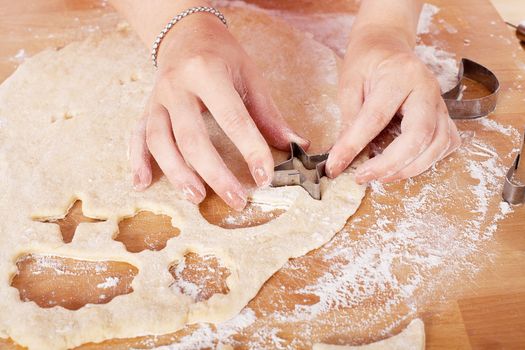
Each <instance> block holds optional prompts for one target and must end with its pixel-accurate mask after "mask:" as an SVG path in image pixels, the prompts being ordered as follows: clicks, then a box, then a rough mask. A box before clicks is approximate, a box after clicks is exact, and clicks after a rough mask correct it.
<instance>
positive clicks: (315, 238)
mask: <svg viewBox="0 0 525 350" xmlns="http://www.w3.org/2000/svg"><path fill="white" fill-rule="evenodd" d="M227 16H228V19H229V22H230V28H231V31H232V32H233V34H234V35H235V36H236V37H237V38H238V39H239V40H240V42H241V43H242V45H243V46H244V48H245V49H246V51H247V52H248V54H249V55H250V56H251V57H253V59H254V61H255V62H256V63H257V65H259V67H260V69H261V70H262V71H263V72H264V76H265V77H266V79H267V80H268V82H269V84H270V88H271V91H272V93H273V96H274V99H275V101H276V103H277V105H278V106H279V108H280V110H281V111H282V112H283V114H284V116H285V117H286V118H287V119H288V121H289V122H290V124H291V125H292V126H293V127H294V128H295V129H296V130H297V131H298V132H299V133H301V134H303V135H305V136H306V137H308V138H310V139H312V140H313V141H314V142H313V147H312V149H311V150H310V151H311V152H320V151H325V150H326V149H328V147H330V146H331V144H332V142H333V141H334V139H335V137H336V135H337V134H338V131H339V129H338V128H339V124H340V115H339V110H338V108H337V107H336V89H337V65H338V60H337V57H336V56H335V54H334V53H333V52H332V51H331V50H329V49H327V48H326V47H324V46H323V45H321V44H319V43H317V42H315V41H314V40H313V39H311V38H308V37H306V36H305V35H304V34H302V33H299V32H296V31H294V30H292V29H290V28H289V27H287V26H286V25H285V24H284V23H280V22H279V23H276V20H274V19H271V18H269V17H266V16H265V15H263V14H259V13H255V12H248V11H244V10H240V9H237V10H235V11H228V13H227ZM291 58H293V59H291ZM153 75H154V71H153V69H152V67H151V66H150V62H149V60H148V54H147V50H146V49H145V48H143V46H142V44H141V43H140V42H139V40H138V39H137V38H136V37H135V36H134V35H133V34H132V33H130V32H128V31H118V32H116V33H114V34H111V35H109V36H105V37H96V36H95V37H91V38H89V39H87V40H86V41H83V42H80V43H73V44H70V45H68V46H66V47H64V48H63V49H61V50H59V51H55V50H47V51H44V52H42V53H40V54H38V55H36V56H35V57H33V58H31V59H29V60H27V61H26V62H25V63H24V64H23V65H21V66H20V67H19V68H18V69H17V71H16V72H15V73H14V74H13V75H12V76H11V77H10V78H8V79H7V80H6V81H5V82H4V83H3V84H2V85H1V86H0V120H1V121H2V123H1V124H0V125H1V127H0V173H1V174H2V181H1V182H0V193H1V195H0V213H2V216H3V219H2V220H1V221H0V247H1V249H0V310H2V312H0V338H12V339H13V340H14V341H15V342H17V343H19V344H20V345H23V346H27V347H29V349H43V350H46V349H66V348H71V347H75V346H78V345H80V344H83V343H86V342H100V341H102V340H105V339H109V338H125V337H133V336H139V335H148V334H163V333H169V332H173V331H175V330H177V329H180V328H182V327H183V326H184V325H185V324H187V323H194V322H221V321H225V320H227V319H229V318H231V317H232V316H234V315H235V314H237V313H238V312H239V311H240V310H241V309H242V308H243V307H244V306H245V305H246V304H247V303H248V301H249V300H250V299H251V298H253V297H254V296H255V295H256V294H257V291H258V290H259V289H260V287H261V286H262V284H263V283H264V282H265V281H266V280H267V279H268V278H269V277H270V276H271V275H272V274H274V273H275V272H276V271H277V270H278V269H279V268H281V267H282V266H283V264H285V263H286V261H287V260H288V259H290V258H293V257H297V256H301V255H304V254H306V253H307V252H309V251H310V250H312V249H315V248H317V247H319V246H321V245H323V244H324V243H326V242H327V241H329V240H330V239H331V238H332V237H333V235H334V234H335V233H336V232H337V231H338V230H340V229H341V228H342V227H343V226H344V224H345V222H346V220H347V219H348V217H350V216H351V215H352V214H353V213H354V212H355V210H356V209H357V208H358V206H359V204H360V201H361V198H362V197H363V195H364V191H365V189H364V187H363V186H359V185H357V184H356V183H355V181H354V176H353V174H352V173H351V170H350V171H349V172H348V173H345V174H343V175H342V176H340V177H338V178H337V179H336V180H333V181H332V180H327V179H323V182H322V190H323V199H322V200H321V201H316V200H313V199H312V198H311V197H310V196H309V195H308V194H307V193H306V192H305V191H304V190H303V189H301V188H298V187H289V188H277V189H272V188H269V189H266V190H258V191H254V192H253V198H254V201H256V202H259V203H260V202H264V203H267V204H268V203H269V204H272V203H273V202H275V203H277V204H279V205H281V204H282V203H283V202H286V205H287V207H288V209H287V211H286V212H284V213H283V214H282V215H280V216H279V217H277V218H275V219H274V220H272V221H270V222H268V223H265V224H263V225H259V226H254V227H249V228H238V229H231V230H228V229H224V228H221V227H218V226H216V225H212V224H210V223H208V222H207V221H206V220H205V219H204V218H203V217H202V216H201V214H200V212H199V208H198V207H197V206H194V205H192V204H190V203H189V202H187V201H185V200H184V199H183V198H182V196H181V195H180V194H179V193H177V191H176V190H175V189H174V188H172V186H170V185H169V183H168V182H167V181H166V179H164V178H161V179H159V180H158V181H156V182H155V183H154V184H153V186H152V187H151V188H150V189H148V190H147V191H145V192H143V193H136V192H134V191H133V189H132V186H131V183H132V181H131V179H130V176H131V175H130V171H129V168H128V160H127V157H126V154H127V144H128V138H129V135H130V132H131V129H132V127H133V125H134V123H135V121H136V120H137V119H138V118H139V117H140V116H141V114H142V109H143V106H144V105H145V102H146V99H147V97H148V93H149V91H150V90H151V87H152V84H153ZM131 76H133V77H136V79H133V81H130V82H129V83H126V84H121V82H122V81H128V80H129V77H131ZM63 115H70V116H74V117H73V118H65V119H64V118H56V116H63ZM51 120H54V122H51ZM210 134H211V136H212V138H213V141H214V143H215V144H216V145H217V148H218V150H219V152H221V154H222V155H223V156H224V158H225V160H226V162H227V163H228V165H229V166H230V167H231V168H232V169H233V171H234V173H236V174H239V176H240V178H241V180H243V181H245V182H246V183H248V182H247V181H248V180H247V179H249V174H248V173H247V172H246V171H245V168H244V167H245V165H244V164H243V163H242V161H241V159H240V156H239V153H238V152H237V151H236V150H235V149H234V147H233V146H232V144H231V143H229V142H228V141H227V140H226V138H225V137H224V135H223V134H222V133H221V132H220V130H219V129H218V128H217V127H216V125H214V124H213V123H211V122H210ZM279 157H281V159H282V157H283V155H282V154H276V161H280V160H281V159H279ZM77 199H78V200H81V201H82V204H83V213H84V215H85V216H86V217H90V218H103V219H104V220H105V221H101V222H84V223H81V224H80V225H78V227H77V228H76V231H75V233H74V235H73V237H72V241H71V242H70V243H67V242H64V241H63V239H62V235H61V233H60V228H59V227H58V225H52V224H49V223H43V222H38V221H35V220H33V218H42V217H45V218H60V217H63V216H64V215H65V214H66V213H67V212H68V209H69V207H70V206H71V205H72V204H73V203H74V202H75V200H77ZM141 210H144V211H151V212H154V213H157V214H163V215H168V216H170V217H171V218H172V223H173V226H174V227H177V228H178V229H179V230H180V234H178V235H177V236H175V237H173V238H171V239H169V240H168V241H167V244H166V247H165V248H164V249H162V250H158V251H153V250H143V251H141V252H138V253H133V252H129V251H128V250H127V249H126V247H125V245H124V244H123V243H122V242H119V241H116V240H114V239H113V238H114V236H115V235H116V234H117V232H118V223H119V221H120V220H121V219H122V218H126V217H130V216H133V215H134V214H135V213H136V212H139V211H141ZM188 253H194V254H197V255H200V256H206V255H212V256H214V257H216V258H217V259H218V261H219V262H220V264H221V266H224V268H225V269H227V270H228V271H229V272H230V274H229V275H228V277H227V278H226V284H227V287H228V292H227V294H221V293H216V294H214V295H213V296H211V297H210V298H209V299H207V300H205V301H202V302H196V301H195V300H194V299H193V298H191V297H190V296H187V295H184V294H181V293H180V292H179V291H178V289H177V288H171V287H170V285H171V284H172V283H173V276H172V275H171V273H170V272H169V266H170V265H171V264H173V262H174V261H182V260H183V259H184V256H185V255H186V254H188ZM26 254H35V255H53V256H60V257H65V258H74V259H79V260H89V261H107V260H114V261H122V262H125V263H128V264H130V265H133V266H135V267H136V268H137V269H138V273H137V275H136V276H135V278H134V279H133V282H132V286H131V287H132V289H133V292H131V293H129V294H126V295H119V296H117V297H115V298H114V299H113V300H111V301H110V302H109V303H107V304H88V305H86V306H84V307H82V308H80V309H79V310H76V311H72V310H67V309H65V308H62V307H60V306H56V307H52V308H45V309H44V308H40V307H39V306H38V305H37V304H36V303H34V302H22V301H21V300H20V298H19V293H18V290H17V289H16V288H14V287H12V286H10V284H11V279H12V278H13V276H14V274H15V273H16V261H17V258H18V257H20V256H22V255H26Z"/></svg>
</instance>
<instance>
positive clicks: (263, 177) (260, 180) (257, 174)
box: [252, 166, 270, 187]
mask: <svg viewBox="0 0 525 350" xmlns="http://www.w3.org/2000/svg"><path fill="white" fill-rule="evenodd" d="M252 174H253V178H254V180H255V183H256V184H257V186H259V187H264V186H267V185H269V184H270V178H269V176H268V174H267V173H266V170H264V168H263V167H260V166H259V167H255V168H254V169H253V171H252Z"/></svg>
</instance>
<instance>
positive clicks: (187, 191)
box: [182, 185, 205, 204]
mask: <svg viewBox="0 0 525 350" xmlns="http://www.w3.org/2000/svg"><path fill="white" fill-rule="evenodd" d="M182 193H183V194H184V196H185V197H186V199H187V200H189V201H190V202H192V203H193V204H199V203H200V202H202V200H203V199H204V196H205V195H204V193H202V191H201V190H199V189H198V188H197V187H195V186H193V185H184V187H182Z"/></svg>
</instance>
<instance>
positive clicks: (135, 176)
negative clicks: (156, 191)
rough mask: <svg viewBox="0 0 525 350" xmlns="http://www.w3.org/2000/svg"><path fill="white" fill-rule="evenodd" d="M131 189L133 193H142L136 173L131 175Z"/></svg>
mask: <svg viewBox="0 0 525 350" xmlns="http://www.w3.org/2000/svg"><path fill="white" fill-rule="evenodd" d="M133 189H134V190H135V191H142V190H143V188H142V183H141V181H140V176H139V174H138V173H135V174H134V175H133Z"/></svg>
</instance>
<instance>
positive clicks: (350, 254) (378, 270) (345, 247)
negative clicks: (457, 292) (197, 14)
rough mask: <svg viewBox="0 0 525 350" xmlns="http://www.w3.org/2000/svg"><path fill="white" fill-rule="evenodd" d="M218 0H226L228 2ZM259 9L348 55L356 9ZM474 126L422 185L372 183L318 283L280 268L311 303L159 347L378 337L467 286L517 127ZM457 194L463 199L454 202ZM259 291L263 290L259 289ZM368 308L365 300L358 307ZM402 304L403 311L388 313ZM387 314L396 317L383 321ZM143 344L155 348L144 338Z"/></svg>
mask: <svg viewBox="0 0 525 350" xmlns="http://www.w3.org/2000/svg"><path fill="white" fill-rule="evenodd" d="M219 2H220V3H223V4H224V2H225V1H219ZM226 5H228V6H250V7H252V8H254V6H253V5H246V4H245V3H243V2H241V1H227V2H226ZM260 10H261V11H267V12H269V13H270V14H272V15H277V16H280V17H282V18H284V19H285V20H286V21H288V22H289V23H291V24H292V25H295V26H296V27H297V28H299V29H300V30H303V31H307V32H311V33H312V35H313V37H314V38H316V39H317V40H319V41H321V42H323V43H325V44H326V45H328V46H330V47H331V48H332V49H334V50H335V51H336V52H337V53H338V54H339V55H344V53H345V48H346V40H347V38H348V36H347V35H348V33H349V29H350V28H351V25H352V23H353V20H354V17H353V16H352V15H350V14H329V15H318V16H313V17H307V16H306V15H301V14H297V13H291V12H279V11H269V10H262V9H260ZM438 11H439V9H438V8H437V7H435V6H432V5H426V6H425V7H424V11H423V13H422V15H421V18H420V21H419V25H418V33H419V34H425V33H429V32H430V29H431V27H432V19H433V16H434V15H435V14H436V13H438ZM111 20H114V18H113V19H111ZM92 30H99V28H98V27H96V26H90V25H86V29H85V30H83V31H86V32H89V31H92ZM416 53H417V54H418V56H419V57H420V58H421V59H422V60H423V61H424V62H425V63H426V64H427V65H429V67H430V68H431V69H432V70H433V71H434V72H435V73H436V76H437V77H438V79H439V81H440V84H441V87H442V89H443V90H446V89H447V87H448V86H450V84H451V83H452V82H454V83H455V76H456V73H457V64H456V61H455V56H454V55H453V54H451V53H447V52H445V51H442V50H439V49H438V48H436V47H433V46H425V45H418V46H417V47H416ZM24 55H25V52H24V51H21V52H20V55H18V54H17V55H15V56H14V57H17V56H19V57H18V58H20V59H23V57H24ZM471 123H472V124H465V125H463V126H462V127H461V130H470V129H473V128H472V127H471V126H476V123H478V124H479V125H480V126H481V128H480V129H481V130H480V131H479V132H478V131H476V132H474V131H462V140H463V145H462V147H461V149H460V150H459V151H458V154H457V156H454V157H450V158H448V159H447V160H445V161H442V162H440V163H438V164H437V165H436V166H435V167H434V168H433V169H431V170H430V171H428V172H427V173H425V174H423V175H422V176H421V177H420V178H421V179H422V181H421V180H420V178H418V179H412V180H407V181H406V182H405V183H404V186H402V188H401V189H400V188H398V187H399V186H398V187H396V186H395V185H384V184H381V183H379V182H372V183H371V184H370V193H369V196H370V201H369V202H370V205H371V209H370V210H367V212H366V213H361V214H360V215H358V216H356V217H354V218H352V219H351V220H350V222H349V223H348V225H347V226H346V227H345V228H344V229H343V230H342V231H341V232H340V233H339V234H337V235H336V237H334V239H333V240H332V241H331V242H330V243H328V244H327V245H325V246H324V247H322V248H321V249H319V250H318V251H317V252H315V253H312V254H314V255H315V256H317V257H321V260H322V261H323V262H324V263H325V264H326V267H324V268H322V269H321V270H320V272H318V275H315V281H314V282H308V283H306V282H305V281H311V280H312V274H314V273H315V271H314V270H312V266H311V265H310V264H309V259H310V257H309V256H305V257H301V258H298V259H294V260H291V261H289V263H288V264H286V266H285V267H284V268H283V269H282V270H281V271H280V272H279V273H283V274H286V275H287V276H288V277H289V280H290V281H291V282H292V283H291V285H290V286H288V285H287V286H286V287H285V286H282V288H281V289H282V290H283V292H286V293H292V292H293V293H295V294H297V295H303V296H305V300H306V299H308V298H306V297H307V296H308V297H309V299H310V300H313V301H311V302H304V303H299V302H298V303H297V304H295V305H294V306H293V307H292V308H291V309H290V307H289V306H287V305H286V304H285V301H284V299H283V298H282V296H281V295H279V293H278V292H277V291H273V294H272V297H271V298H270V299H269V300H270V304H271V306H272V310H268V311H261V312H262V315H258V317H256V315H255V312H254V311H253V309H252V308H251V307H250V306H248V307H246V308H245V309H244V310H243V311H242V312H241V313H240V314H239V315H237V316H236V317H234V318H233V319H231V320H229V321H227V322H224V323H221V324H218V325H209V324H202V325H199V328H198V329H197V330H196V331H194V332H193V333H191V334H190V335H187V336H185V337H183V338H182V339H180V340H179V342H178V343H177V344H173V345H169V346H163V347H160V348H158V349H162V350H176V349H184V350H190V349H202V348H216V347H217V346H218V344H230V345H233V346H236V345H241V344H238V343H237V341H236V340H235V335H237V334H239V333H243V332H244V333H245V334H247V335H248V336H249V343H248V344H243V345H246V347H247V348H248V349H263V348H272V349H296V348H308V347H309V346H311V344H312V343H313V342H316V341H322V340H324V339H315V338H314V337H315V336H316V335H319V334H324V333H326V336H327V337H329V336H333V337H337V336H339V335H342V334H348V335H352V334H361V335H362V336H367V335H368V333H367V332H368V330H369V329H370V328H371V327H374V326H376V327H377V325H381V326H380V329H381V333H380V334H381V335H388V334H389V332H390V331H391V330H392V329H394V328H395V327H397V326H398V325H400V324H401V323H402V322H404V321H405V320H406V319H409V318H411V317H413V316H414V315H416V314H417V313H418V312H420V311H421V310H422V309H423V307H424V305H425V304H426V303H428V302H429V300H436V299H437V300H440V299H443V300H445V299H446V296H447V293H450V291H448V292H447V290H449V289H453V288H448V287H449V286H453V285H454V284H455V283H456V284H457V282H458V279H462V280H461V283H463V284H467V282H468V280H469V279H474V277H475V275H476V273H477V271H478V270H479V269H480V268H481V267H482V264H480V263H479V261H477V260H476V257H479V256H482V257H483V259H485V260H486V261H490V259H492V258H493V255H492V254H493V253H491V251H490V250H487V249H485V248H484V247H485V245H486V244H487V243H488V242H489V241H491V240H492V238H493V235H494V233H495V232H496V230H497V227H498V222H499V221H500V220H502V219H503V218H505V217H506V216H507V215H508V214H510V213H512V211H513V209H512V207H511V206H510V205H508V204H507V203H504V202H500V200H499V198H500V193H501V188H502V183H503V177H504V173H505V166H504V164H506V163H509V159H511V157H513V156H514V154H515V152H516V151H517V148H514V150H513V152H511V153H510V154H506V155H505V156H500V154H502V153H501V152H499V151H498V147H502V146H501V144H506V145H507V146H508V145H509V144H511V145H512V146H513V147H517V146H516V145H517V144H519V138H520V135H519V132H518V131H517V130H516V129H514V128H513V127H511V126H507V125H502V124H500V123H498V122H497V121H495V120H492V119H488V118H484V119H480V120H479V121H478V122H476V121H473V122H471ZM389 133H390V134H392V135H396V134H398V133H399V129H398V128H393V129H392V130H390V131H389ZM485 133H491V134H492V135H497V136H499V137H498V139H499V140H500V142H499V143H498V144H496V143H494V144H491V143H489V142H487V141H484V140H485V139H486V137H484V134H485ZM507 148H508V147H507ZM377 152H380V150H379V149H378V150H377ZM465 164H466V165H467V166H466V167H465V166H464V165H465ZM458 168H459V170H458ZM451 172H458V173H459V174H460V175H464V176H458V178H457V179H452V181H451V180H450V178H449V177H446V176H445V175H446V174H450V173H451ZM465 177H466V178H469V179H470V181H469V182H468V183H464V182H461V180H460V178H465ZM456 198H468V200H466V201H465V202H461V203H458V201H457V200H456ZM257 210H259V211H261V210H262V211H265V210H267V208H264V207H262V208H257ZM451 213H453V214H452V215H451ZM246 216H247V217H245V218H242V221H249V219H250V218H249V216H250V213H249V212H248V213H246ZM224 220H225V222H227V223H230V224H234V223H235V222H236V220H238V219H236V218H234V217H233V216H230V217H226V218H225V219H224ZM370 223H372V224H370ZM35 259H37V262H38V263H37V264H35V265H36V266H38V267H36V270H34V272H33V273H35V274H38V273H42V271H43V269H53V270H54V271H55V272H56V273H57V274H67V273H69V272H68V270H67V269H66V268H65V266H63V264H61V263H60V261H59V260H56V259H52V258H49V257H45V256H37V257H35ZM486 261H485V262H486ZM184 268H185V265H184V261H182V262H181V263H180V264H179V265H178V266H177V268H176V271H175V275H179V276H180V275H181V274H182V271H183V270H184ZM38 269H41V270H40V272H39V270H38ZM106 270H107V267H106V266H102V265H101V266H97V267H96V271H97V272H102V271H106ZM463 279H467V280H463ZM178 281H179V282H178V283H179V284H177V285H174V286H172V287H174V288H179V290H181V291H183V292H184V293H185V294H189V295H190V296H192V297H195V298H197V296H198V293H199V288H200V287H199V286H197V285H195V284H191V283H188V284H183V285H181V284H180V283H187V282H184V281H183V279H182V278H179V279H178ZM118 282H119V280H118V278H116V277H108V278H107V279H106V281H105V282H103V283H100V284H98V285H97V287H99V288H101V289H105V288H111V287H113V286H115V285H116V284H117V283H118ZM303 282H304V283H303ZM261 293H264V288H263V290H262V291H261ZM371 300H374V303H371ZM365 304H370V305H367V306H365V307H363V305H365ZM335 308H338V309H339V310H342V311H340V313H341V314H343V315H344V317H341V316H339V317H337V316H336V315H334V314H332V313H331V312H332V310H334V309H335ZM399 309H401V310H403V312H397V313H396V312H393V310H399ZM386 314H387V315H397V316H391V317H392V318H389V319H388V320H384V318H385V317H384V315H386ZM330 315H331V316H333V317H330ZM350 320H351V321H350ZM385 322H386V323H385ZM276 325H280V326H279V327H277V326H276ZM281 328H282V329H287V333H288V336H286V332H284V333H281V332H280V330H281ZM250 330H251V333H250ZM330 332H331V333H330ZM357 340H359V338H357ZM145 342H147V341H145ZM145 345H148V347H151V346H153V344H150V343H148V344H145Z"/></svg>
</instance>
